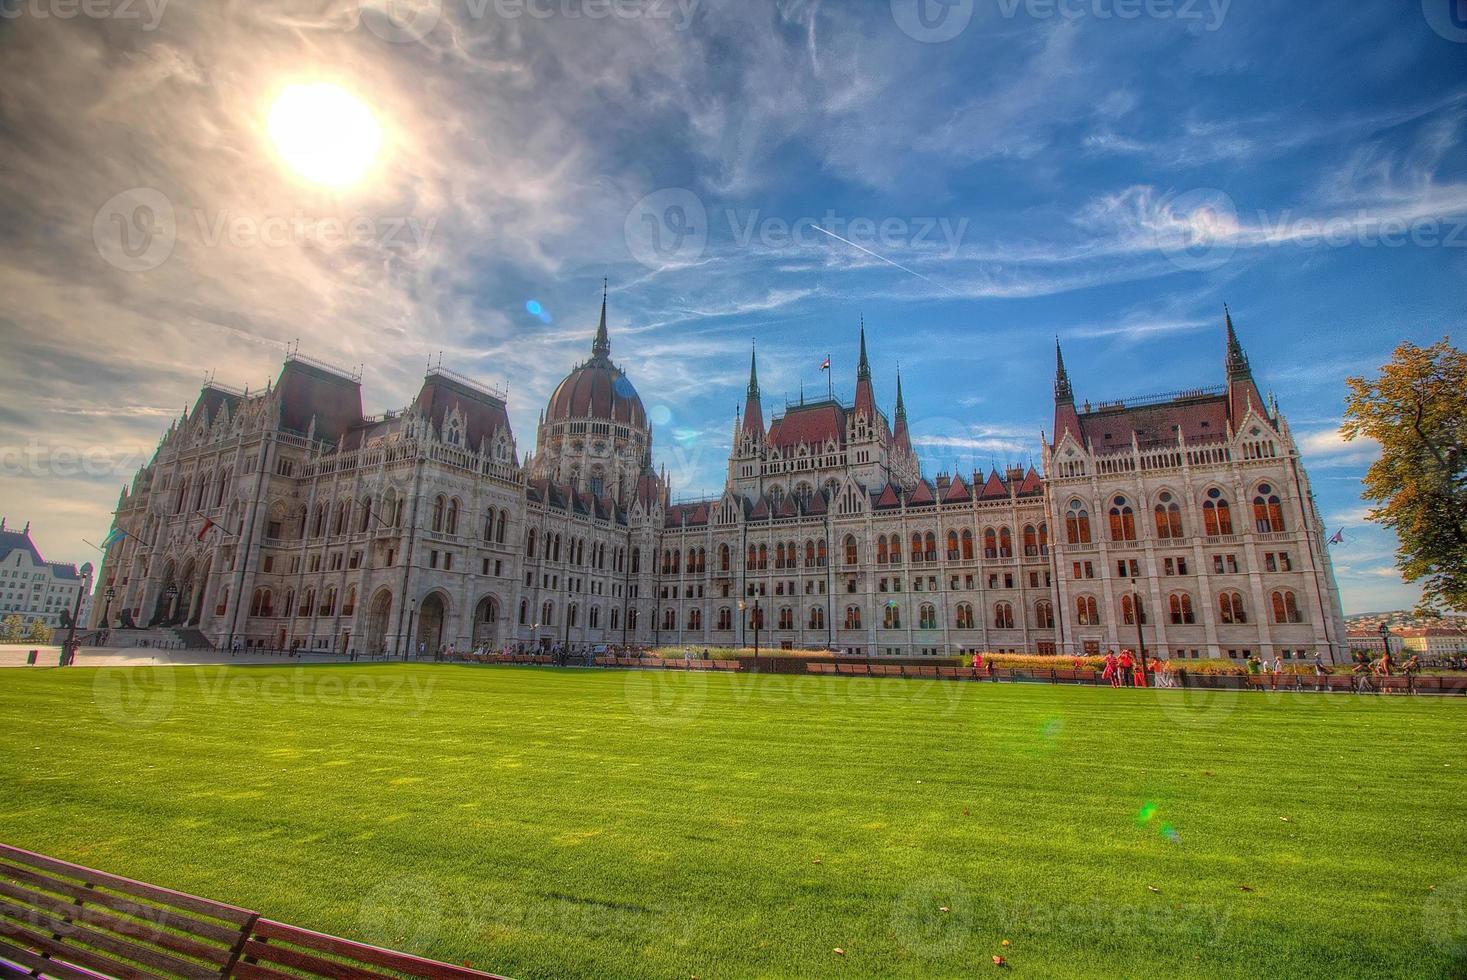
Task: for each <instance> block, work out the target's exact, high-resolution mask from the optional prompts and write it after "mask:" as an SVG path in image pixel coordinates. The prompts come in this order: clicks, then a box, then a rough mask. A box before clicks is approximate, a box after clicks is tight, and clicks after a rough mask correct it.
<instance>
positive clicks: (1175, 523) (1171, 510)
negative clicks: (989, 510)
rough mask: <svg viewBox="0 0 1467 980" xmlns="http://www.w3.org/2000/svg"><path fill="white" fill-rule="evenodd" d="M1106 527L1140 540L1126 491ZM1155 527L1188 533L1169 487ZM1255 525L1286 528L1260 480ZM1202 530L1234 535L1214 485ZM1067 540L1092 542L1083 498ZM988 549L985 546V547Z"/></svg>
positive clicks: (1161, 533) (1164, 533)
mask: <svg viewBox="0 0 1467 980" xmlns="http://www.w3.org/2000/svg"><path fill="white" fill-rule="evenodd" d="M1105 517H1106V527H1107V530H1108V531H1109V533H1110V540H1112V541H1135V540H1136V539H1137V523H1136V508H1135V507H1134V506H1133V505H1132V502H1131V500H1130V498H1128V497H1127V496H1125V495H1124V494H1117V495H1116V496H1114V497H1112V498H1111V500H1110V502H1109V504H1108V506H1107V508H1106V512H1105ZM1152 519H1153V526H1154V527H1155V529H1156V536H1157V538H1159V539H1161V540H1171V539H1176V538H1181V537H1183V536H1184V535H1185V533H1186V524H1185V521H1184V520H1183V516H1182V505H1181V502H1180V501H1179V500H1178V499H1177V498H1176V497H1175V496H1174V495H1173V494H1172V493H1171V491H1169V490H1163V491H1161V492H1160V493H1159V494H1157V496H1156V505H1155V507H1153V508H1152ZM1253 527H1254V530H1255V531H1257V532H1258V533H1260V534H1270V533H1278V532H1281V531H1284V530H1286V528H1285V525H1284V508H1283V502H1282V500H1280V499H1279V495H1278V493H1277V492H1276V491H1275V489H1274V487H1273V485H1272V484H1268V483H1261V484H1259V485H1258V488H1257V490H1256V491H1255V493H1254V497H1253ZM1202 529H1203V533H1205V534H1206V535H1208V536H1209V537H1218V536H1220V535H1225V534H1233V533H1234V531H1233V512H1232V506H1231V505H1230V504H1229V503H1228V498H1227V496H1226V495H1225V494H1224V493H1223V492H1222V490H1220V489H1218V488H1217V487H1213V488H1212V489H1210V490H1208V491H1207V493H1206V495H1205V496H1204V498H1203V501H1202ZM1065 540H1066V541H1068V542H1069V543H1070V544H1090V543H1091V542H1092V541H1093V540H1094V538H1093V536H1092V529H1091V522H1090V509H1089V507H1088V505H1087V504H1086V503H1085V502H1084V501H1081V500H1078V499H1075V500H1071V501H1070V503H1069V506H1068V507H1067V508H1066V510H1065ZM985 550H986V548H985Z"/></svg>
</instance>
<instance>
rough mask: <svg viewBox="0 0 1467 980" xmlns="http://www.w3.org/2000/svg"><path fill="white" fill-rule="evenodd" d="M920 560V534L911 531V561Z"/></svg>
mask: <svg viewBox="0 0 1467 980" xmlns="http://www.w3.org/2000/svg"><path fill="white" fill-rule="evenodd" d="M921 560H922V535H920V534H917V533H916V532H913V534H912V561H913V562H914V563H915V562H919V561H921Z"/></svg>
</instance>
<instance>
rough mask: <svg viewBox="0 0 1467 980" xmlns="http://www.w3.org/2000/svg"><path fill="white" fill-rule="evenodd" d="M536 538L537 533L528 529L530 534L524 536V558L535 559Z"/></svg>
mask: <svg viewBox="0 0 1467 980" xmlns="http://www.w3.org/2000/svg"><path fill="white" fill-rule="evenodd" d="M538 536H539V532H538V531H537V530H536V529H535V528H533V527H532V528H530V532H529V533H528V534H526V535H525V556H526V557H527V558H534V557H535V539H536V538H537V537H538Z"/></svg>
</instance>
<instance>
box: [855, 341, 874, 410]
mask: <svg viewBox="0 0 1467 980" xmlns="http://www.w3.org/2000/svg"><path fill="white" fill-rule="evenodd" d="M856 414H857V415H864V416H866V418H868V419H870V420H871V421H873V422H874V421H875V420H876V395H875V393H874V392H873V391H872V390H871V362H870V361H868V360H867V359H866V318H865V317H862V318H861V360H860V362H859V363H858V364H857V365H856Z"/></svg>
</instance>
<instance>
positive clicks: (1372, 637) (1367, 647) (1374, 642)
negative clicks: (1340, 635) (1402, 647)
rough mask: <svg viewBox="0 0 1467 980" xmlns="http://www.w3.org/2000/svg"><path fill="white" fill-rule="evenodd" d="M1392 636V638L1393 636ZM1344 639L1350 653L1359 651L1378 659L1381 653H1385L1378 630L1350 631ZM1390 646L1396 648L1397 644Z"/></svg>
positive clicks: (1382, 640)
mask: <svg viewBox="0 0 1467 980" xmlns="http://www.w3.org/2000/svg"><path fill="white" fill-rule="evenodd" d="M1392 635H1393V636H1394V635H1395V634H1392ZM1346 639H1347V640H1348V645H1349V647H1350V652H1351V653H1354V652H1355V651H1357V650H1359V651H1362V652H1364V653H1368V654H1370V656H1372V657H1378V656H1380V655H1381V654H1382V653H1385V640H1384V639H1382V638H1381V635H1380V630H1378V629H1375V630H1363V629H1362V630H1350V632H1349V633H1347V634H1346ZM1392 646H1393V647H1397V648H1398V647H1399V644H1392Z"/></svg>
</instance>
